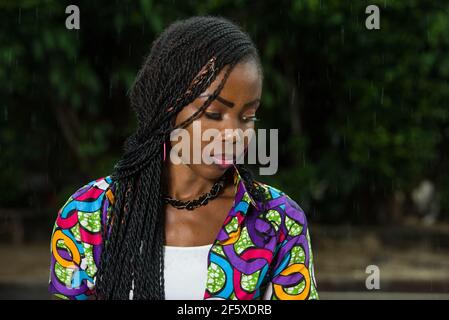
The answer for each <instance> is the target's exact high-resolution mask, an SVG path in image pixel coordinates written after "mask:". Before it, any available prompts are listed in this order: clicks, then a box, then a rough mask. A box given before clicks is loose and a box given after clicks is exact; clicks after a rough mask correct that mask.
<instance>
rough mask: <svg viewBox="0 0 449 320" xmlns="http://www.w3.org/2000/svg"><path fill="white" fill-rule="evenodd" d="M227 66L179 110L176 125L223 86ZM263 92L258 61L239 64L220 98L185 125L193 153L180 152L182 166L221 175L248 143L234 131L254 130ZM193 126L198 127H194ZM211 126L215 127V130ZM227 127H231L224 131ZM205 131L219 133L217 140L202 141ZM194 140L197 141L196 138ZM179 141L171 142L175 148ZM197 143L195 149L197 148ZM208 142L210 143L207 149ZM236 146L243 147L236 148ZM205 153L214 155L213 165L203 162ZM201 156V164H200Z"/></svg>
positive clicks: (210, 176) (212, 176)
mask: <svg viewBox="0 0 449 320" xmlns="http://www.w3.org/2000/svg"><path fill="white" fill-rule="evenodd" d="M225 69H226V68H223V70H222V71H221V72H220V73H219V74H218V76H217V77H216V79H215V80H214V82H212V84H211V85H210V86H209V88H208V89H207V90H206V91H204V92H203V93H202V94H200V96H199V97H197V99H196V100H194V101H193V102H192V103H190V104H188V105H187V106H185V107H184V108H183V109H182V110H181V111H180V112H179V114H178V115H177V117H176V121H175V125H176V126H178V125H179V124H181V123H182V122H183V121H185V120H187V119H188V118H190V117H191V116H192V115H193V114H194V113H195V111H197V110H198V109H199V108H200V107H201V106H202V105H203V104H204V102H205V101H206V99H207V98H208V95H211V94H212V93H213V92H214V91H215V89H216V88H217V87H218V86H219V85H220V83H221V81H222V80H223V76H224V73H225V71H226V70H225ZM261 94H262V78H261V75H260V73H259V70H258V67H257V65H256V63H255V62H254V61H252V60H251V61H248V62H243V63H238V64H236V65H235V67H234V69H233V70H232V71H231V73H230V74H229V77H228V79H227V81H226V83H225V85H224V87H223V88H222V90H221V92H220V94H219V95H218V97H217V98H216V99H215V100H213V101H212V102H211V104H210V105H209V107H208V108H207V109H206V110H205V112H204V113H203V114H202V115H201V117H199V118H198V119H197V120H196V124H194V123H191V124H189V125H188V126H187V127H185V130H186V132H187V133H188V137H189V139H190V141H189V145H190V154H183V153H182V151H180V152H179V155H180V158H181V161H182V165H187V166H189V167H190V169H191V170H193V171H194V172H195V173H196V174H197V175H199V176H202V177H204V178H206V179H217V178H218V177H220V176H221V175H222V174H223V173H224V172H225V171H226V169H227V168H229V167H230V166H232V162H233V161H232V156H234V159H233V160H234V161H235V159H236V158H239V157H240V156H241V155H242V152H243V150H244V148H246V147H247V146H248V143H249V141H248V139H240V140H239V138H238V136H237V135H236V134H235V132H236V131H234V130H238V129H240V130H241V131H240V132H244V131H245V130H247V129H254V122H255V121H256V120H257V119H256V111H257V108H258V107H259V104H260V97H261ZM194 126H196V129H195V130H194ZM199 128H200V129H199ZM208 129H215V131H213V130H208ZM225 129H232V130H226V131H225ZM206 130H208V131H209V132H216V133H219V134H218V135H217V136H216V139H212V138H211V139H210V140H208V141H207V140H206V141H203V139H202V137H203V133H204V132H205V131H206ZM194 133H195V134H194ZM197 133H199V134H197ZM183 139H184V138H183ZM194 139H195V142H194V141H193V140H194ZM211 141H214V143H213V144H211ZM178 142H179V141H178ZM178 142H176V141H174V142H173V141H172V142H171V145H172V147H173V146H174V145H176V144H177V143H178ZM195 143H197V146H198V147H197V148H196V149H195V148H194V144H195ZM217 143H218V144H220V145H221V147H219V148H211V147H212V146H215V147H218V145H217ZM207 145H209V146H208V147H207V149H206V150H205V148H206V146H207ZM237 145H239V146H240V147H237ZM220 149H221V150H220ZM198 150H201V154H200V155H198V154H197V155H196V160H195V159H194V154H195V153H198ZM229 151H230V152H229ZM203 152H204V154H210V155H211V156H212V157H211V158H209V159H210V160H211V161H212V162H213V163H212V164H208V163H207V161H204V159H203V157H202V156H201V155H202V154H203ZM198 159H199V160H200V163H198ZM194 160H195V161H194ZM209 163H210V161H209Z"/></svg>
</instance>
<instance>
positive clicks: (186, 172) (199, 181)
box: [165, 162, 216, 201]
mask: <svg viewBox="0 0 449 320" xmlns="http://www.w3.org/2000/svg"><path fill="white" fill-rule="evenodd" d="M165 179H166V182H167V194H168V195H169V196H170V197H172V198H175V199H178V200H182V201H186V200H190V199H196V198H198V197H199V196H200V195H202V194H204V193H206V192H209V191H210V189H211V188H212V186H213V184H214V183H215V182H216V181H215V180H210V179H206V178H204V177H201V176H199V175H198V174H196V173H195V172H194V171H193V170H192V169H191V168H190V167H189V166H187V165H185V164H173V163H171V162H168V163H167V164H166V165H165Z"/></svg>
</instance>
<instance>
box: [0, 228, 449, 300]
mask: <svg viewBox="0 0 449 320" xmlns="http://www.w3.org/2000/svg"><path fill="white" fill-rule="evenodd" d="M311 230H312V231H311V232H312V241H313V249H314V258H315V273H316V277H317V282H318V289H319V293H320V298H321V299H449V232H448V230H449V228H448V226H444V225H439V226H435V227H426V228H422V227H420V228H418V227H414V226H407V227H395V228H391V227H390V228H382V229H376V228H359V227H357V228H355V227H349V226H348V227H325V226H315V225H314V226H313V227H312V228H311ZM0 255H1V257H2V259H1V260H0V299H47V298H48V294H47V286H46V284H47V281H48V269H49V267H48V264H49V243H45V242H39V244H31V245H27V244H23V245H6V244H2V245H0ZM368 265H377V266H378V267H379V269H380V289H379V290H372V291H370V290H367V289H366V286H365V280H366V277H367V276H368V274H367V273H365V270H366V267H367V266H368Z"/></svg>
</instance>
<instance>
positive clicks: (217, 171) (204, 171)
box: [190, 164, 233, 180]
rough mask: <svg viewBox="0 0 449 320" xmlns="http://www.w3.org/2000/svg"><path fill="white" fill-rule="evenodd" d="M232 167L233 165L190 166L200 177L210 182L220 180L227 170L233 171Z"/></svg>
mask: <svg viewBox="0 0 449 320" xmlns="http://www.w3.org/2000/svg"><path fill="white" fill-rule="evenodd" d="M232 167H233V166H232V164H231V165H229V166H218V165H216V164H195V165H190V168H191V169H192V170H193V171H194V172H196V173H197V174H198V175H199V176H201V177H203V178H205V179H209V180H216V179H218V178H220V177H221V176H222V175H223V174H224V173H225V172H226V170H228V169H230V170H232Z"/></svg>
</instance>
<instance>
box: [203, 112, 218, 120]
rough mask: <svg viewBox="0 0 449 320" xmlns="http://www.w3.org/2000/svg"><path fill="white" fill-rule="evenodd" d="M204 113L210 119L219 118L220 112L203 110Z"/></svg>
mask: <svg viewBox="0 0 449 320" xmlns="http://www.w3.org/2000/svg"><path fill="white" fill-rule="evenodd" d="M204 115H205V116H206V117H207V118H209V119H212V120H217V121H218V120H221V113H219V112H205V113H204Z"/></svg>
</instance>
